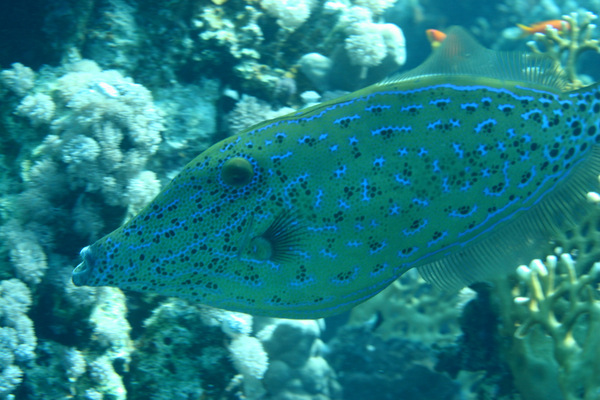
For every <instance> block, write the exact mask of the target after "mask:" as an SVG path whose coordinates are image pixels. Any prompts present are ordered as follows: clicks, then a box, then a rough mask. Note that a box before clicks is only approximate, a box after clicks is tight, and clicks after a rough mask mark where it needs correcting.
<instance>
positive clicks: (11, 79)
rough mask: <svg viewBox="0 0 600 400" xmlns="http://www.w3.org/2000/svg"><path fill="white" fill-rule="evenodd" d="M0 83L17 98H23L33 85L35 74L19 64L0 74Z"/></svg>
mask: <svg viewBox="0 0 600 400" xmlns="http://www.w3.org/2000/svg"><path fill="white" fill-rule="evenodd" d="M0 81H2V83H3V84H4V85H5V86H6V87H8V88H9V89H10V90H12V91H13V92H14V93H16V94H17V95H19V96H24V95H25V94H26V93H27V92H28V91H29V90H31V88H33V86H34V85H35V72H33V70H32V69H31V68H29V67H26V66H24V65H23V64H21V63H14V64H12V68H11V69H7V70H4V71H2V72H1V73H0Z"/></svg>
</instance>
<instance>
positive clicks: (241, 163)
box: [221, 157, 254, 187]
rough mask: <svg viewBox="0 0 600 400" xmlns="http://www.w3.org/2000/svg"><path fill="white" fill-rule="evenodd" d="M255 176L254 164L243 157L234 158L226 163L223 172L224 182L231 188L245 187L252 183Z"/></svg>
mask: <svg viewBox="0 0 600 400" xmlns="http://www.w3.org/2000/svg"><path fill="white" fill-rule="evenodd" d="M253 176H254V168H252V164H250V161H248V160H246V159H245V158H242V157H234V158H230V159H229V160H227V161H225V163H224V164H223V169H222V170H221V178H222V179H223V182H225V183H226V184H228V185H231V186H237V187H239V186H245V185H247V184H248V183H250V181H251V180H252V177H253Z"/></svg>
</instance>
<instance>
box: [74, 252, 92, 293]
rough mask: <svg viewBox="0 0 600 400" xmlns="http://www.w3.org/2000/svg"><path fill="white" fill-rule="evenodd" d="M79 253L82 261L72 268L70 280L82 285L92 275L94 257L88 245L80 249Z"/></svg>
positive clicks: (76, 284)
mask: <svg viewBox="0 0 600 400" xmlns="http://www.w3.org/2000/svg"><path fill="white" fill-rule="evenodd" d="M79 255H80V256H81V258H83V261H82V262H81V263H80V264H79V265H77V266H76V267H75V269H74V270H73V276H72V277H71V280H72V281H73V284H74V285H75V286H84V285H85V284H86V283H87V282H88V280H89V278H90V276H91V275H92V270H93V267H94V262H93V261H94V257H93V255H92V252H91V250H90V246H85V247H84V248H83V249H81V251H80V252H79Z"/></svg>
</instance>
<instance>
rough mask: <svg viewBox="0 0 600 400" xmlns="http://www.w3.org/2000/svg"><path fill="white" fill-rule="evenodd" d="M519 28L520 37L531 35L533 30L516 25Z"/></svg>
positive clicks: (525, 26)
mask: <svg viewBox="0 0 600 400" xmlns="http://www.w3.org/2000/svg"><path fill="white" fill-rule="evenodd" d="M517 26H518V27H519V28H521V37H526V36H529V35H531V34H533V28H532V27H530V26H527V25H523V24H517Z"/></svg>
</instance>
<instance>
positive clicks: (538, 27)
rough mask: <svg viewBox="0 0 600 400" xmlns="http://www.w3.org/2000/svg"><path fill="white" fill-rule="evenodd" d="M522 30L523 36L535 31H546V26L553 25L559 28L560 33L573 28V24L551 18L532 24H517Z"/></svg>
mask: <svg viewBox="0 0 600 400" xmlns="http://www.w3.org/2000/svg"><path fill="white" fill-rule="evenodd" d="M517 26H518V27H519V28H521V31H522V32H523V36H528V35H533V34H535V33H544V32H546V28H547V27H548V26H551V27H552V28H554V29H556V30H558V31H559V32H560V33H563V32H567V31H569V30H570V29H571V25H570V24H569V23H568V22H567V21H565V20H562V19H551V20H548V21H541V22H536V23H534V24H531V25H529V26H527V25H523V24H517Z"/></svg>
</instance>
